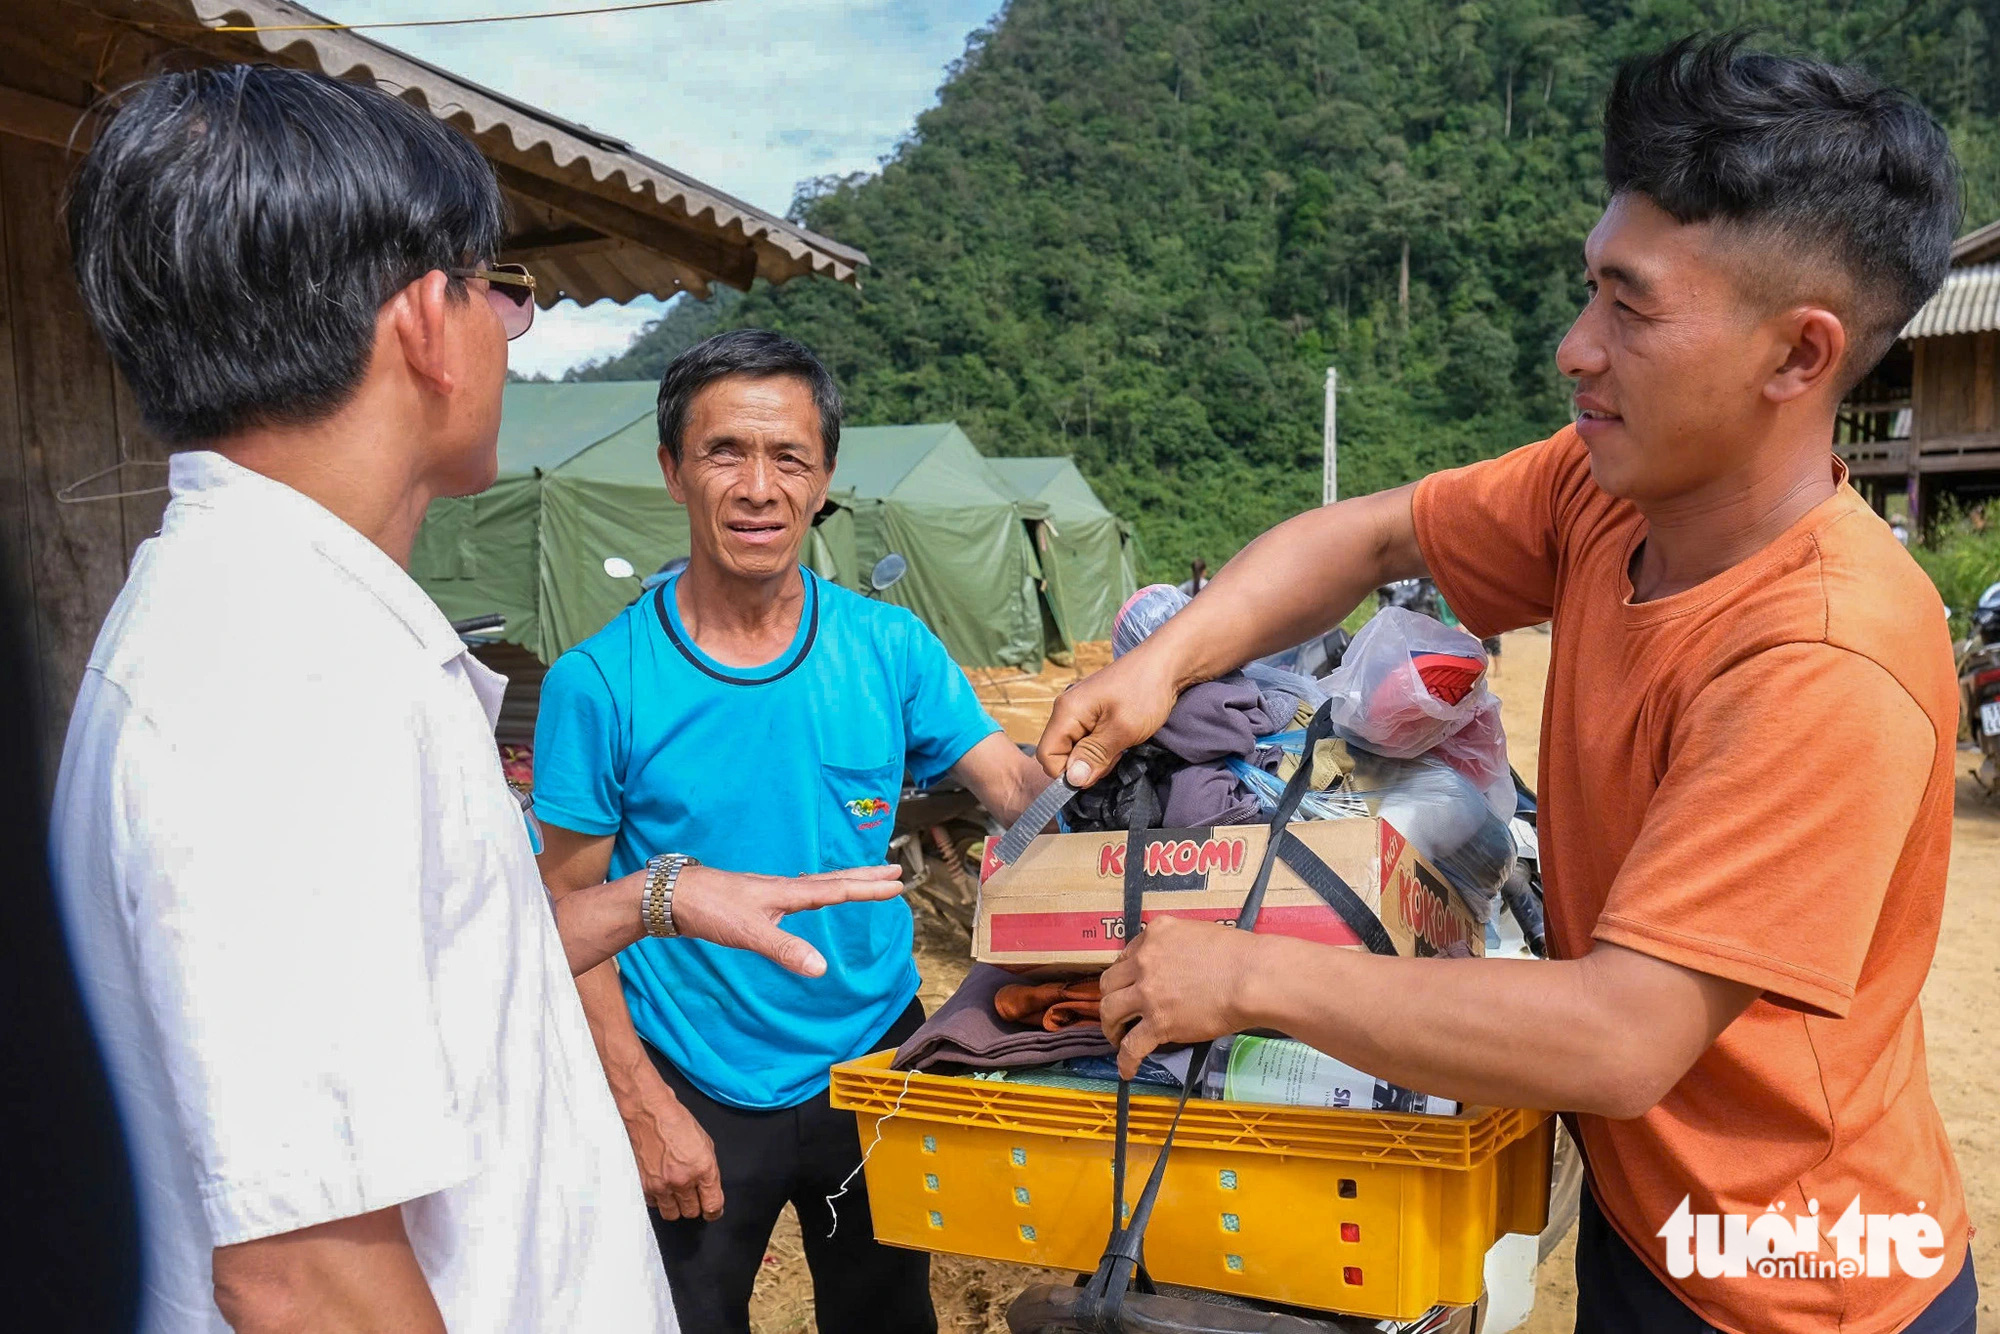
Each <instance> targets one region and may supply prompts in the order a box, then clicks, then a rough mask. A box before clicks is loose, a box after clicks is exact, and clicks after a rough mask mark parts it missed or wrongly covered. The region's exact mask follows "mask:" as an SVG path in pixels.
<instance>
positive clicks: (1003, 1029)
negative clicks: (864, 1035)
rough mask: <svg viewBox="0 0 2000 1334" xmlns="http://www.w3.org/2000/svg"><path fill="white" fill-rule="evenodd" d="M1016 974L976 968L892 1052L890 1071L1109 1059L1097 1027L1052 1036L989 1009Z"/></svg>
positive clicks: (1081, 1026)
mask: <svg viewBox="0 0 2000 1334" xmlns="http://www.w3.org/2000/svg"><path fill="white" fill-rule="evenodd" d="M1019 980H1020V979H1018V978H1017V977H1016V976H1015V975H1014V974H1012V973H1010V972H1008V971H1007V970H1006V969H1004V968H995V967H993V966H992V965H991V964H974V965H973V967H972V971H971V972H969V973H967V974H966V975H965V982H964V983H963V984H962V985H961V986H960V987H959V989H958V990H957V991H955V992H953V993H952V996H951V999H949V1000H947V1001H946V1002H945V1003H944V1004H943V1005H941V1006H939V1007H938V1012H937V1013H936V1014H934V1015H932V1016H931V1018H930V1021H929V1022H928V1023H926V1024H925V1025H924V1026H923V1027H922V1028H920V1029H918V1030H917V1031H916V1032H914V1033H912V1034H911V1035H910V1037H909V1040H908V1041H906V1042H904V1043H903V1045H902V1046H901V1047H899V1048H897V1050H896V1059H895V1060H894V1061H893V1062H891V1063H890V1064H891V1067H892V1068H893V1069H897V1070H930V1069H933V1068H935V1067H937V1066H941V1065H957V1066H964V1067H968V1068H970V1069H975V1070H1005V1069H1012V1068H1016V1067H1019V1066H1028V1065H1053V1064H1055V1063H1057V1062H1059V1061H1066V1060H1068V1059H1069V1058H1070V1057H1072V1056H1109V1055H1110V1054H1111V1053H1112V1050H1113V1048H1112V1046H1111V1044H1110V1043H1109V1042H1106V1041H1105V1040H1104V1030H1103V1029H1102V1028H1099V1027H1098V1026H1097V1025H1096V1024H1071V1025H1069V1026H1068V1027H1066V1028H1058V1029H1056V1030H1054V1031H1053V1032H1052V1031H1050V1030H1048V1029H1046V1028H1039V1027H1037V1028H1028V1027H1024V1026H1023V1025H1020V1024H1010V1023H1008V1022H1006V1021H1005V1020H1003V1019H1001V1018H1000V1016H999V1015H998V1014H996V1013H995V1012H994V1009H993V998H994V996H995V995H996V994H998V992H999V991H1000V989H1001V988H1002V987H1005V986H1012V985H1016V984H1018V982H1019Z"/></svg>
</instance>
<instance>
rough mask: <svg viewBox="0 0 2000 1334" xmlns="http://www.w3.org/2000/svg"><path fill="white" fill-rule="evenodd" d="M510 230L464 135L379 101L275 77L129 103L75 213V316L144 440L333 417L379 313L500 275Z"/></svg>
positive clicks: (229, 76)
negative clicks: (86, 316)
mask: <svg viewBox="0 0 2000 1334" xmlns="http://www.w3.org/2000/svg"><path fill="white" fill-rule="evenodd" d="M504 228H505V210H504V207H503V204H502V201H501V197H500V189H499V186H498V184H497V183H496V182H495V180H494V177H493V169H492V167H490V166H489V165H488V164H487V162H486V160H485V159H484V158H482V157H481V156H480V155H479V151H478V150H477V149H475V148H474V147H473V146H472V144H471V143H470V142H468V141H467V140H466V139H465V138H464V136H462V135H460V134H458V133H457V132H456V131H454V130H452V129H450V128H449V127H448V126H445V125H444V124H442V123H440V122H439V121H437V120H435V119H433V118H432V117H430V116H428V115H426V114H424V113H423V112H422V111H419V110H418V109H417V108H415V107H413V106H411V105H410V104H409V103H407V102H404V101H401V100H400V99H398V98H395V97H392V96H390V95H389V94H388V93H385V92H381V91H378V90H376V89H374V88H370V87H365V86H363V85H360V84H354V83H346V82H343V81H341V80H338V79H331V78H327V77H326V76H324V75H320V74H311V73H308V72H306V71H304V70H295V69H286V68H283V67H280V66H275V65H225V66H218V67H209V68H201V69H193V70H187V71H182V72H175V73H169V74H161V75H158V76H156V77H154V78H150V79H147V80H145V81H144V82H142V83H139V84H136V85H134V86H133V87H132V88H131V89H129V90H127V92H126V94H125V96H124V97H123V98H122V104H121V105H120V106H119V109H118V110H117V112H116V114H115V115H113V116H112V117H111V119H110V121H109V123H108V124H106V125H105V126H104V128H103V130H102V132H101V133H100V134H99V135H98V136H97V141H96V143H95V144H94V145H93V146H92V148H91V150H90V152H89V154H88V155H87V156H86V157H85V158H84V161H83V166H82V168H81V169H80V171H79V172H78V174H77V178H76V182H75V185H74V187H73V188H72V190H71V192H70V200H69V235H70V254H71V256H72V262H73V264H74V265H75V269H76V278H77V283H78V285H79V286H80V287H81V288H82V289H83V300H84V305H85V306H86V307H87V308H88V310H89V311H90V317H91V320H92V321H93V322H94V323H95V324H96V326H97V331H98V333H99V334H100V335H101V336H102V337H103V339H104V341H105V343H106V344H107V345H108V346H109V347H110V349H111V355H112V357H113V359H114V360H116V361H117V363H118V368H119V369H120V370H121V371H123V372H124V374H125V378H126V380H127V381H128V382H129V383H130V384H131V386H132V393H133V396H134V397H135V398H136V399H137V400H138V404H139V411H140V413H141V414H142V415H143V416H144V417H145V419H146V424H147V425H148V426H150V427H151V428H152V429H153V430H154V431H155V432H156V433H158V434H159V435H160V436H161V437H162V438H163V439H164V440H166V441H167V442H168V443H169V444H176V445H179V444H190V443H195V442H200V441H206V440H214V439H218V438H221V437H224V436H228V435H230V434H233V433H235V432H237V431H241V430H243V429H245V428H248V427H252V426H269V425H296V424H303V423H307V422H311V421H315V420H318V419H321V418H323V417H325V416H326V415H328V414H329V413H331V412H333V411H335V410H336V409H338V408H339V407H340V406H341V405H342V404H343V403H345V402H346V401H347V399H348V398H349V397H350V396H351V395H352V394H353V392H354V391H355V389H356V388H357V387H358V386H359V385H360V383H361V377H362V375H363V373H364V372H365V371H366V369H367V365H368V359H369V357H370V355H371V354H372V352H373V350H374V346H375V321H376V316H377V314H378V312H379V311H380V310H381V307H382V304H383V303H384V302H385V301H387V300H388V299H389V298H390V297H391V296H393V295H395V293H396V292H397V291H398V290H399V289H401V288H403V287H405V286H407V285H408V284H410V283H412V282H415V281H416V280H417V279H418V278H421V277H422V276H423V275H424V274H426V273H428V272H430V271H431V270H433V269H445V268H451V267H455V266H463V265H471V264H476V263H479V262H481V261H484V260H487V259H490V258H492V257H493V255H494V254H495V252H496V251H497V250H498V249H499V247H500V243H501V240H502V237H503V235H504ZM451 290H452V293H453V295H454V296H456V297H457V298H459V299H463V298H464V297H465V285H464V283H463V282H462V281H460V280H457V279H454V280H453V282H452V284H451Z"/></svg>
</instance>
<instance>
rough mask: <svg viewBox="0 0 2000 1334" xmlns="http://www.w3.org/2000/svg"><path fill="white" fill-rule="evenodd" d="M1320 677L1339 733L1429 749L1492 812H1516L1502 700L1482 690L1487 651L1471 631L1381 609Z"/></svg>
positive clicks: (1395, 750)
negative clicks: (1323, 677) (1502, 725)
mask: <svg viewBox="0 0 2000 1334" xmlns="http://www.w3.org/2000/svg"><path fill="white" fill-rule="evenodd" d="M1323 684H1324V685H1325V686H1326V689H1327V693H1328V695H1329V696H1330V697H1331V698H1332V701H1333V723H1334V727H1335V728H1336V729H1337V730H1338V731H1339V732H1340V734H1341V735H1342V736H1345V737H1346V738H1347V739H1348V740H1350V741H1353V742H1356V743H1358V744H1359V745H1361V746H1363V747H1366V748H1367V749H1368V750H1371V751H1374V752H1375V753H1376V754H1378V755H1386V756H1389V757H1391V758H1394V759H1413V758H1415V757H1416V756H1418V755H1422V754H1424V753H1426V752H1428V751H1431V750H1433V749H1436V750H1438V753H1439V758H1441V759H1443V760H1444V761H1445V762H1447V763H1449V764H1450V765H1451V767H1452V768H1453V769H1455V770H1457V771H1458V772H1459V773H1461V774H1463V775H1464V776H1465V777H1466V779H1467V780H1468V781H1470V782H1471V783H1472V785H1473V786H1474V787H1475V788H1477V789H1478V790H1479V792H1480V794H1481V795H1482V796H1483V797H1484V798H1485V800H1486V803H1487V805H1488V807H1489V808H1490V809H1491V810H1492V812H1493V814H1495V815H1497V816H1502V817H1505V816H1507V815H1511V814H1512V813H1513V808H1514V789H1513V781H1512V778H1511V777H1510V775H1509V771H1508V768H1507V738H1506V735H1505V734H1504V733H1503V732H1502V731H1501V729H1500V701H1499V700H1498V699H1497V698H1496V697H1495V696H1494V694H1493V692H1492V691H1491V690H1489V689H1487V687H1486V650H1485V649H1484V648H1483V647H1482V646H1481V645H1480V643H1479V641H1478V640H1477V639H1474V638H1473V637H1472V636H1471V635H1470V634H1467V633H1466V632H1465V631H1463V630H1457V629H1453V628H1452V627H1450V626H1447V625H1444V624H1442V623H1440V622H1438V621H1434V620H1432V619H1431V618H1430V617H1428V616H1419V615H1418V614H1417V613H1415V612H1413V611H1405V610H1403V609H1402V608H1401V607H1384V608H1382V610H1380V611H1378V612H1376V613H1375V615H1374V616H1373V617H1372V618H1371V619H1370V620H1369V622H1368V624H1367V625H1364V626H1363V627H1361V633H1360V634H1358V635H1356V636H1355V637H1354V643H1353V644H1352V645H1351V646H1350V647H1349V648H1348V650H1347V655H1346V656H1345V657H1344V658H1342V659H1341V661H1340V666H1338V667H1336V668H1334V669H1333V671H1332V672H1330V673H1328V675H1327V677H1326V680H1325V681H1324V682H1323ZM1448 739H1449V740H1450V744H1448V745H1447V744H1443V743H1445V742H1447V740H1448Z"/></svg>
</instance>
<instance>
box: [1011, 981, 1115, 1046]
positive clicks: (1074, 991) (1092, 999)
mask: <svg viewBox="0 0 2000 1334" xmlns="http://www.w3.org/2000/svg"><path fill="white" fill-rule="evenodd" d="M1100 999H1101V997H1100V993H1099V992H1098V989H1097V979H1096V978H1094V977H1085V978H1078V979H1076V980H1075V981H1070V982H1041V983H1027V982H1016V983H1014V984H1013V985H1011V986H1005V987H1002V988H1000V990H998V991H996V992H994V993H993V1012H994V1013H995V1014H997V1015H999V1016H1000V1017H1001V1018H1002V1019H1005V1020H1006V1021H1007V1022H1009V1023H1012V1024H1040V1025H1041V1026H1042V1028H1043V1029H1044V1030H1046V1031H1047V1032H1050V1033H1053V1032H1055V1031H1057V1030H1058V1029H1063V1028H1068V1027H1070V1026H1071V1025H1072V1024H1094V1023H1096V1022H1098V1018H1099V1015H1100V1007H1099V1001H1100Z"/></svg>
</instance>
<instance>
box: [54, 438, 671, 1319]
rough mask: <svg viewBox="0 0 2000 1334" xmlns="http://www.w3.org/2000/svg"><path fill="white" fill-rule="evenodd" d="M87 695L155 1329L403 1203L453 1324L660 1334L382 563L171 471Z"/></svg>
mask: <svg viewBox="0 0 2000 1334" xmlns="http://www.w3.org/2000/svg"><path fill="white" fill-rule="evenodd" d="M171 485H172V489H173V502H172V503H171V504H170V505H169V506H168V508H167V514H166V520H165V523H164V525H163V528H162V531H161V534H160V536H158V537H156V538H154V539H153V540H151V541H149V542H147V543H146V544H145V545H144V546H143V547H141V548H140V550H139V554H138V556H137V558H136V559H135V560H134V562H133V566H132V573H131V576H130V578H129V579H127V581H126V584H125V588H124V591H123V592H122V593H121V594H120V596H119V598H118V601H117V604H116V605H115V606H114V607H113V608H112V611H111V614H110V616H109V617H108V618H107V619H106V621H105V624H104V628H103V631H102V632H101V633H100V635H99V637H98V640H97V647H96V650H95V652H94V653H93V654H92V657H91V662H90V667H89V670H88V672H87V673H86V675H85V677H84V681H83V685H82V688H81V689H80V691H79V692H78V696H77V702H76V711H75V714H74V716H73V717H72V719H71V722H70V730H69V740H68V744H67V745H66V746H65V748H64V751H63V763H62V775H61V778H60V780H59V783H58V788H57V795H56V806H55V814H54V834H53V848H52V855H53V858H54V863H55V871H56V879H57V883H58V886H59V890H60V894H61V897H62V901H63V908H64V913H65V918H66V922H67V926H68V931H69V939H70V948H71V952H72V955H73V956H74V959H75V962H76V967H77V972H78V976H79V979H80V981H81V983H82V987H83V990H84V994H85V996H86V999H87V1001H88V1004H89V1007H90V1010H91V1014H92V1018H93V1020H94V1022H95V1025H96V1029H97V1034H98V1038H99V1041H100V1042H101V1043H102V1046H103V1049H104V1055H105V1059H106V1061H107V1063H108V1065H109V1068H110V1072H111V1076H112V1080H113V1083H114V1085H115V1086H116V1089H117V1093H118V1100H119V1106H120V1110H121V1112H122V1114H123V1117H124V1122H125V1131H126V1137H127V1140H128V1142H129V1147H130V1151H131V1155H132V1160H133V1171H134V1177H135V1181H136V1185H137V1188H138V1196H139V1203H140V1208H141V1212H142V1228H143V1235H144V1239H145V1263H146V1272H145V1277H144V1293H145V1298H144V1320H143V1328H145V1329H146V1330H148V1331H175V1332H176V1334H178V1332H179V1331H194V1330H223V1329H225V1328H226V1326H225V1325H224V1323H223V1320H222V1317H221V1314H220V1313H219V1312H218V1311H217V1310H216V1307H215V1302H214V1298H213V1294H212V1288H211V1264H210V1250H211V1248H212V1247H214V1246H219V1245H226V1244H229V1243H233V1242H241V1241H247V1240H251V1239H254V1238H258V1237H267V1236H271V1235H274V1234H276V1233H282V1232H290V1231H294V1230H296V1229H298V1228H302V1227H308V1226H311V1225H313V1224H315V1223H322V1222H327V1221H329V1220H332V1219H337V1218H345V1217H351V1216H353V1215H356V1214H361V1213H366V1212H369V1211H372V1210H376V1209H382V1208H386V1207H389V1206H391V1205H397V1204H400V1205H401V1206H402V1213H403V1220H404V1224H405V1226H406V1228H407V1230H408V1232H409V1236H410V1241H411V1244H412V1245H413V1247H414V1248H415V1251H416V1256H417V1260H418V1261H419V1263H420V1264H421V1265H422V1266H423V1270H424V1274H425V1276H426V1277H427V1278H428V1279H429V1281H430V1285H431V1290H432V1292H433V1293H435V1294H436V1297H437V1301H438V1305H439V1306H440V1308H441V1309H442V1311H443V1313H444V1317H445V1322H446V1324H447V1326H448V1327H449V1328H451V1329H452V1330H453V1331H454V1332H455V1334H457V1332H459V1331H502V1330H504V1331H514V1330H522V1331H530V1330H551V1331H592V1334H595V1332H596V1331H624V1330H639V1331H671V1330H673V1329H674V1328H675V1324H674V1316H673V1308H672V1303H671V1299H670V1298H669V1296H668V1292H667V1284H666V1278H665V1274H664V1271H663V1269H662V1267H661V1263H660V1259H659V1254H658V1252H657V1250H656V1249H655V1243H654V1240H653V1233H652V1229H651V1227H650V1225H649V1221H648V1217H647V1212H646V1205H645V1201H644V1199H643V1197H642V1194H641V1191H640V1187H639V1180H638V1174H637V1169H636V1168H635V1166H634V1164H633V1161H632V1153H631V1149H630V1147H629V1145H628V1143H627V1140H626V1136H625V1131H624V1127H623V1125H622V1123H621V1122H620V1120H619V1116H618V1111H617V1108H616V1106H615V1105H614V1104H613V1102H612V1099H611V1093H610V1090H609V1089H608V1087H607V1086H606V1084H605V1079H604V1072H603V1069H602V1067H601V1066H600V1065H599V1063H598V1059H597V1053H596V1051H595V1050H594V1048H593V1046H592V1043H591V1037H590V1031H589V1028H588V1027H587V1025H586V1024H585V1021H584V1016H583V1009H582V1006H581V1004H580V1003H579V1001H578V999H577V994H576V987H575V984H574V982H573V981H572V979H571V977H570V974H569V968H568V965H567V963H566V961H565V959H564V955H563V950H562V945H561V942H560V940H559V939H558V937H557V935H556V930H555V924H554V920H553V917H552V915H551V913H550V911H549V906H548V901H547V898H546V895H545V892H544V890H543V888H542V883H541V879H540V876H539V875H538V873H537V871H536V867H535V862H534V859H533V856H532V854H531V853H530V851H529V847H528V841H527V834H526V830H525V828H524V825H523V822H522V817H521V812H520V809H519V807H518V805H517V804H516V802H515V800H514V798H513V796H512V794H511V793H510V792H509V791H508V789H507V787H506V784H505V782H504V780H503V779H502V776H501V772H500V764H499V758H498V754H497V752H496V750H495V748H494V745H493V736H492V725H493V720H494V718H495V716H496V715H497V713H498V710H499V706H500V695H501V691H502V689H503V687H504V685H505V682H504V680H503V679H502V678H501V677H499V676H496V675H494V674H493V673H492V672H490V671H488V670H486V668H484V667H483V666H481V665H480V664H479V663H478V662H476V661H474V660H473V659H472V658H471V657H470V656H469V655H467V654H466V652H465V650H464V646H463V645H462V644H461V643H460V642H459V640H458V637H457V636H456V635H454V634H453V633H452V630H451V627H450V625H449V624H448V623H447V622H446V620H445V619H444V617H443V615H442V614H441V613H440V612H439V611H438V609H437V607H436V606H435V605H434V604H433V603H432V602H431V601H430V599H429V598H428V597H426V596H425V595H424V593H423V591H422V590H421V589H419V588H418V587H417V585H416V584H415V583H413V582H412V581H411V580H410V578H409V576H408V575H407V574H406V573H405V572H404V571H403V570H402V569H400V568H399V567H398V566H397V565H396V564H395V562H394V561H392V560H390V559H389V557H388V556H387V555H386V554H384V553H383V552H382V551H381V550H380V549H379V548H377V547H376V546H374V545H373V544H372V543H370V542H369V541H368V540H367V539H365V538H363V537H362V536H361V535H360V534H359V533H357V532H355V531H354V530H353V529H352V528H350V527H348V526H347V525H346V524H344V523H342V522H341V521H340V520H338V519H336V518H335V517H334V516H333V515H332V514H330V513H328V512H327V511H326V510H325V509H323V508H321V507H320V506H319V505H317V504H315V503H313V502H312V501H311V500H308V499H307V498H306V497H304V496H303V495H301V494H300V493H298V492H296V491H294V490H292V489H291V488H289V487H286V486H283V485H281V484H279V483H277V482H274V481H271V480H270V479H268V478H265V477H263V476H260V475H259V474H257V473H253V472H250V471H248V470H247V469H244V468H241V467H238V466H237V465H235V464H233V463H230V462H229V461H227V460H226V459H224V458H222V457H221V456H220V455H217V454H212V453H187V454H180V455H177V456H176V457H175V458H174V459H173V463H172V472H171Z"/></svg>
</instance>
